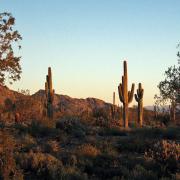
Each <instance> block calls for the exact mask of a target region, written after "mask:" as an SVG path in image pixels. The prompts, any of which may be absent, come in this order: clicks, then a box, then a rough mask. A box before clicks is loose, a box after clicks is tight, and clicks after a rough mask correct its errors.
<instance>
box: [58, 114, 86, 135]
mask: <svg viewBox="0 0 180 180" xmlns="http://www.w3.org/2000/svg"><path fill="white" fill-rule="evenodd" d="M56 128H57V129H60V130H63V131H65V132H66V133H67V134H70V135H73V136H75V137H78V138H83V137H84V136H85V135H86V132H87V131H88V129H87V127H86V126H85V125H84V124H82V122H81V120H80V119H79V118H76V117H69V118H62V119H60V120H59V121H57V123H56Z"/></svg>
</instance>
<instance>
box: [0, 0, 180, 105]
mask: <svg viewBox="0 0 180 180" xmlns="http://www.w3.org/2000/svg"><path fill="white" fill-rule="evenodd" d="M0 3H1V7H0V11H1V12H4V11H7V12H10V13H12V15H13V16H14V17H15V18H16V29H17V30H18V31H19V32H20V34H21V35H22V37H23V40H22V43H21V45H22V50H20V51H19V52H18V53H19V54H20V56H22V59H21V62H20V63H21V65H22V75H21V80H20V81H17V82H14V84H13V85H12V86H9V85H8V84H7V86H8V87H9V88H11V89H14V90H18V89H29V90H30V92H31V94H33V93H35V92H36V91H38V90H39V89H44V82H45V77H46V74H47V69H48V67H49V66H50V67H51V68H52V73H53V87H54V89H55V92H56V93H57V94H64V95H68V96H70V97H73V98H87V97H94V98H98V99H102V100H104V101H106V102H109V103H112V96H113V92H114V91H115V92H116V104H121V103H120V100H119V97H118V91H117V87H118V85H119V83H120V82H121V76H122V74H123V61H124V60H127V62H128V76H129V82H128V83H129V90H130V87H131V84H132V83H135V84H136V88H135V91H136V89H137V86H138V83H139V82H141V83H142V85H143V88H144V90H145V94H144V105H145V106H148V105H153V103H154V95H155V94H157V93H158V88H157V85H158V83H159V82H160V81H161V80H163V79H164V76H163V74H164V72H165V70H166V69H167V68H168V67H169V66H172V65H174V64H177V57H176V53H177V49H176V46H177V44H178V42H179V40H180V34H179V32H180V25H179V24H178V23H177V22H178V20H179V18H180V14H179V7H180V2H179V1H178V0H175V1H173V3H172V2H169V1H162V0H160V1H158V2H157V1H155V0H152V1H151V2H144V1H142V0H137V1H136V2H132V1H130V0H127V1H117V0H113V1H111V2H109V1H106V0H103V1H102V0H99V1H98V2H97V1H95V0H92V1H82V0H77V1H76V2H74V1H72V0H71V1H68V2H65V1H58V0H53V1H51V2H49V1H48V2H47V1H46V2H44V1H42V0H39V1H38V2H37V1H35V0H32V1H26V2H22V1H20V0H14V1H13V2H12V1H10V0H6V1H5V0H0ZM136 104H137V103H136V102H135V101H133V103H131V104H130V106H133V105H136Z"/></svg>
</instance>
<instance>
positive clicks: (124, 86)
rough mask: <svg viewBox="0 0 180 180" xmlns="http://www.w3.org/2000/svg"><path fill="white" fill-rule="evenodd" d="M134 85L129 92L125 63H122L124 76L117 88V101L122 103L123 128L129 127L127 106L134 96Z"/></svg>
mask: <svg viewBox="0 0 180 180" xmlns="http://www.w3.org/2000/svg"><path fill="white" fill-rule="evenodd" d="M134 86H135V85H134V84H132V87H131V91H128V74H127V62H126V61H124V75H123V76H122V83H120V84H119V86H118V92H119V99H120V101H121V102H122V103H123V126H124V127H125V128H128V127H129V123H128V105H129V103H131V102H132V100H133V96H134Z"/></svg>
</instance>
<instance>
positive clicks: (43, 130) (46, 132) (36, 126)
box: [28, 121, 58, 137]
mask: <svg viewBox="0 0 180 180" xmlns="http://www.w3.org/2000/svg"><path fill="white" fill-rule="evenodd" d="M28 133H30V134H31V135H32V136H35V137H46V136H48V137H52V136H56V135H57V134H58V131H57V129H55V128H52V127H49V126H46V125H45V124H43V123H42V122H40V121H32V122H31V124H30V126H28Z"/></svg>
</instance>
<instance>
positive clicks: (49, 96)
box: [45, 67, 54, 118]
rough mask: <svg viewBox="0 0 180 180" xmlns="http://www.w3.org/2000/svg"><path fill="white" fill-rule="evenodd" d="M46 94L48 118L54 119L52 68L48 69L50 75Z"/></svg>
mask: <svg viewBox="0 0 180 180" xmlns="http://www.w3.org/2000/svg"><path fill="white" fill-rule="evenodd" d="M45 94H46V109H47V116H48V117H49V118H53V101H54V89H53V88H52V73H51V68H50V67H49V68H48V75H47V76H46V82H45Z"/></svg>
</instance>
